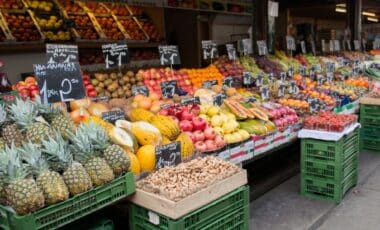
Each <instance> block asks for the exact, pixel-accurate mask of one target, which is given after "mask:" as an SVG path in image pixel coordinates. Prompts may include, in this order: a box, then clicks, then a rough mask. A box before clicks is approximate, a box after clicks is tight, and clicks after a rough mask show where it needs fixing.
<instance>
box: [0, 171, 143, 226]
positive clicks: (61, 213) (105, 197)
mask: <svg viewBox="0 0 380 230" xmlns="http://www.w3.org/2000/svg"><path fill="white" fill-rule="evenodd" d="M135 190H136V189H135V178H134V175H133V173H132V172H128V173H126V174H125V175H123V176H120V177H118V178H116V179H114V180H113V181H112V182H110V183H108V184H105V185H102V186H99V187H96V188H93V189H91V190H89V191H87V192H84V193H81V194H78V195H76V196H74V197H71V198H70V199H68V200H65V201H63V202H60V203H57V204H54V205H51V206H48V207H45V208H43V209H40V210H38V211H36V212H34V213H31V214H29V215H25V216H18V215H17V214H15V213H13V212H11V211H10V210H9V209H7V208H6V207H3V206H0V212H1V213H2V217H1V218H0V229H5V230H12V229H17V230H48V229H57V228H59V227H63V226H65V225H67V224H69V223H71V222H74V221H75V220H78V219H81V218H83V217H85V216H87V215H89V214H91V213H93V212H95V211H97V210H99V209H102V208H104V207H106V206H108V205H110V204H112V203H115V202H116V201H119V200H121V199H123V198H125V197H127V196H128V195H131V194H132V193H134V192H135Z"/></svg>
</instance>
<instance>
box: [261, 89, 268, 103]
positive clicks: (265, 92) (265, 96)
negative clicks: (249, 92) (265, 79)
mask: <svg viewBox="0 0 380 230" xmlns="http://www.w3.org/2000/svg"><path fill="white" fill-rule="evenodd" d="M260 91H261V98H262V99H263V100H268V99H269V89H268V86H263V87H261V89H260Z"/></svg>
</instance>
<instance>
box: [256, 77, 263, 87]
mask: <svg viewBox="0 0 380 230" xmlns="http://www.w3.org/2000/svg"><path fill="white" fill-rule="evenodd" d="M263 84H264V76H263V75H262V74H257V75H256V86H262V85H263Z"/></svg>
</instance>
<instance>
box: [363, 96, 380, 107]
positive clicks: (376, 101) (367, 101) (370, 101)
mask: <svg viewBox="0 0 380 230" xmlns="http://www.w3.org/2000/svg"><path fill="white" fill-rule="evenodd" d="M360 104H363V105H380V98H372V97H362V98H360Z"/></svg>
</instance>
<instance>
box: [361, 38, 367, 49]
mask: <svg viewBox="0 0 380 230" xmlns="http://www.w3.org/2000/svg"><path fill="white" fill-rule="evenodd" d="M362 47H363V51H366V49H367V48H366V47H367V40H365V39H362Z"/></svg>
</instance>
